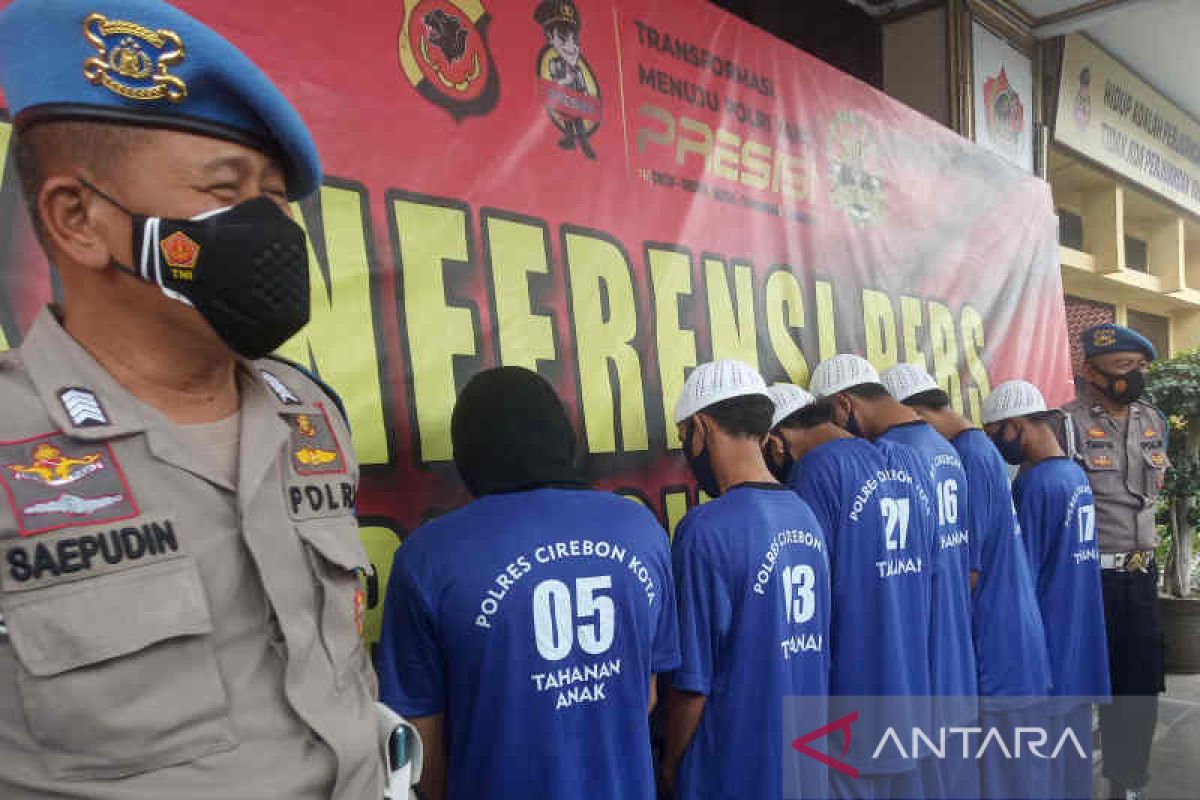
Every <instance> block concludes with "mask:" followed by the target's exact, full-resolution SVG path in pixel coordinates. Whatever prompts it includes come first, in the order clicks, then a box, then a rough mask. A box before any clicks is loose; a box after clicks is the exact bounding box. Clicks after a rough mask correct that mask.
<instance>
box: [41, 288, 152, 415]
mask: <svg viewBox="0 0 1200 800" xmlns="http://www.w3.org/2000/svg"><path fill="white" fill-rule="evenodd" d="M21 360H22V361H23V362H24V364H25V368H26V369H27V370H28V373H29V377H30V379H31V380H32V381H33V385H34V388H36V389H37V393H38V395H39V396H40V397H41V400H42V406H43V407H44V408H45V409H46V412H47V413H48V414H49V415H50V418H51V419H53V420H54V424H55V426H56V427H57V428H58V429H59V430H61V431H63V432H64V433H69V434H70V435H71V436H73V437H76V438H79V439H108V438H112V437H114V436H121V435H123V434H128V433H137V432H139V431H143V430H145V429H146V420H145V419H144V418H143V417H142V414H141V413H140V412H139V411H138V407H139V403H138V402H137V399H136V398H135V397H134V396H133V395H132V394H130V393H129V390H127V389H126V388H125V387H123V386H121V385H120V384H119V383H117V381H116V380H115V379H114V378H113V377H112V375H110V374H109V373H108V372H107V371H106V370H105V369H104V368H103V367H102V366H100V364H99V363H97V361H96V359H95V358H93V357H92V355H91V353H89V352H88V351H87V350H85V349H84V348H83V346H82V345H80V344H79V342H77V341H75V339H74V338H72V337H71V335H70V334H69V333H67V332H66V330H64V329H63V327H62V325H61V324H60V323H59V321H58V318H57V317H56V316H55V312H54V309H53V308H52V307H50V306H47V307H46V308H43V309H42V310H41V312H40V313H39V314H38V316H37V319H36V320H35V321H34V323H33V327H32V328H30V329H29V333H28V334H27V335H26V336H25V339H24V341H23V342H22V343H21Z"/></svg>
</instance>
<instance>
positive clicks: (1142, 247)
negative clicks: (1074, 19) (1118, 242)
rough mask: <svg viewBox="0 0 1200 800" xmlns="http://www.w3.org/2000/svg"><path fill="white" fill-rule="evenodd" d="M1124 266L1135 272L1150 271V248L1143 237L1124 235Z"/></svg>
mask: <svg viewBox="0 0 1200 800" xmlns="http://www.w3.org/2000/svg"><path fill="white" fill-rule="evenodd" d="M1125 268H1126V269H1132V270H1136V271H1137V272H1149V271H1150V248H1149V247H1147V246H1146V240H1145V239H1138V238H1136V237H1133V236H1126V237H1125Z"/></svg>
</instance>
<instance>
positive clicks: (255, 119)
mask: <svg viewBox="0 0 1200 800" xmlns="http://www.w3.org/2000/svg"><path fill="white" fill-rule="evenodd" d="M0 83H2V84H3V86H4V95H5V98H6V99H7V101H8V108H9V112H10V113H11V114H12V115H13V122H14V124H15V125H16V127H17V130H21V129H24V128H27V127H29V126H30V125H33V124H36V123H38V122H42V121H45V120H53V119H76V120H97V121H110V122H119V123H124V124H131V125H143V126H148V127H154V128H169V129H173V130H183V131H188V132H191V133H199V134H202V135H206V136H214V137H217V138H220V139H227V140H231V141H234V142H238V143H239V144H244V145H247V146H250V147H253V148H255V149H257V150H261V151H263V152H266V153H267V154H269V155H272V156H273V157H276V158H279V159H280V161H281V163H282V165H283V166H284V169H285V170H286V173H287V184H288V194H289V196H291V197H292V198H293V199H296V198H300V197H303V196H305V195H307V194H309V193H310V192H312V191H313V190H314V189H316V188H317V186H318V185H319V184H320V182H321V161H320V157H319V156H318V155H317V146H316V143H315V142H313V139H312V135H311V134H310V133H309V132H308V128H307V126H306V125H305V124H304V120H303V119H301V118H300V115H299V114H298V113H297V112H296V109H295V108H293V107H292V104H291V103H289V102H288V100H287V98H286V97H284V96H283V93H282V92H280V91H279V89H278V88H276V86H275V84H273V83H271V80H270V79H269V78H268V77H267V76H266V75H264V74H263V72H262V70H260V69H259V68H258V67H256V66H255V65H254V63H253V62H252V61H250V59H249V58H247V57H246V56H245V55H244V54H243V53H242V52H241V51H240V50H238V49H237V48H236V47H234V46H233V45H232V44H230V43H229V42H228V41H226V40H225V39H224V38H222V37H221V36H220V35H219V34H217V33H216V32H214V31H213V30H211V29H210V28H208V27H206V26H204V25H203V24H201V23H200V22H198V21H197V20H195V19H193V18H192V17H190V16H188V15H187V14H185V13H183V12H182V11H180V10H179V9H177V8H174V7H173V6H170V5H167V4H166V3H163V2H160V0H86V2H84V1H83V0H15V2H13V3H12V4H11V5H10V6H8V8H6V9H4V11H2V12H0Z"/></svg>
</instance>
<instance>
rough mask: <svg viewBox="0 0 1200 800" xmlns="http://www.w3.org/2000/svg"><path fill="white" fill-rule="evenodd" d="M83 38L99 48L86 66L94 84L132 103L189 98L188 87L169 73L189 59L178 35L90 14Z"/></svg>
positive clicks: (88, 77)
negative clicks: (171, 69) (186, 57)
mask: <svg viewBox="0 0 1200 800" xmlns="http://www.w3.org/2000/svg"><path fill="white" fill-rule="evenodd" d="M83 35H84V36H86V37H87V40H88V41H89V42H91V44H92V45H93V46H94V47H95V48H96V55H94V56H92V57H91V58H89V59H87V60H86V61H84V62H83V75H84V77H85V78H87V79H88V80H89V81H91V82H92V83H95V84H99V85H101V86H103V87H105V88H106V89H108V90H110V91H112V92H115V93H116V94H119V95H121V96H122V97H127V98H129V99H130V100H147V101H149V100H162V99H166V100H168V101H170V102H172V103H179V102H181V101H182V100H183V99H184V98H185V97H187V93H188V90H187V84H186V83H184V81H183V79H182V78H180V77H179V76H177V75H172V74H171V73H170V71H169V69H170V67H171V66H173V65H175V64H178V63H180V62H181V61H183V59H184V55H185V50H184V46H183V41H182V40H181V39H180V38H179V35H178V34H177V33H175V32H174V31H168V30H161V29H160V30H150V29H149V28H146V27H144V26H142V25H138V24H137V23H136V22H125V21H122V20H115V19H114V20H110V19H108V18H107V17H105V16H104V15H103V14H90V15H89V16H88V18H87V19H85V20H84V21H83Z"/></svg>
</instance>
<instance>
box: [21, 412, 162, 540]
mask: <svg viewBox="0 0 1200 800" xmlns="http://www.w3.org/2000/svg"><path fill="white" fill-rule="evenodd" d="M0 483H2V484H3V485H4V489H5V491H6V492H7V495H8V502H9V506H10V507H11V508H12V511H13V515H14V516H15V517H16V520H17V531H18V532H19V533H20V534H21V535H22V536H33V535H35V534H39V533H46V532H47V531H53V530H58V529H59V528H67V527H71V526H75V525H95V524H100V523H105V522H113V521H115V520H121V519H129V518H131V517H136V516H137V515H138V513H139V512H138V507H137V503H136V502H135V501H134V499H133V496H132V495H131V494H130V492H129V485H128V483H127V482H126V480H125V475H124V473H123V472H122V471H121V467H120V465H119V464H118V463H117V459H116V456H114V455H113V452H112V448H110V447H109V446H108V445H106V444H99V445H97V444H94V443H90V442H79V441H75V440H73V439H71V438H69V437H67V436H65V435H63V434H61V433H57V432H56V433H47V434H44V435H42V436H37V437H34V438H32V439H25V440H21V441H16V442H0Z"/></svg>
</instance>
